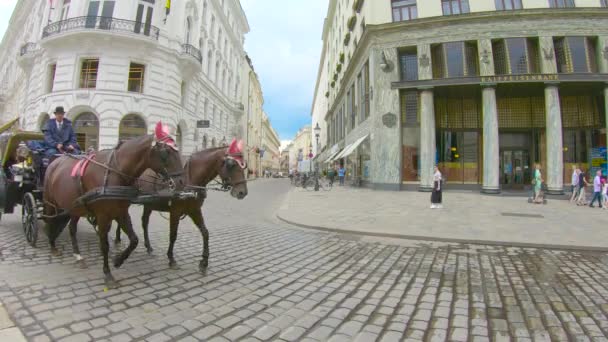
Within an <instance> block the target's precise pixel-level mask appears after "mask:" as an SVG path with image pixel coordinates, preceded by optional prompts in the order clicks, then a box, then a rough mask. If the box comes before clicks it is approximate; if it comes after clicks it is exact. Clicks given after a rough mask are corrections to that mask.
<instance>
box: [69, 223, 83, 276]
mask: <svg viewBox="0 0 608 342" xmlns="http://www.w3.org/2000/svg"><path fill="white" fill-rule="evenodd" d="M78 220H80V217H77V216H75V217H72V218H71V219H70V238H71V240H72V252H73V253H74V258H76V262H77V263H78V264H79V265H80V268H86V264H85V263H84V259H83V258H82V256H81V255H80V248H79V247H78V238H77V237H76V233H77V232H78Z"/></svg>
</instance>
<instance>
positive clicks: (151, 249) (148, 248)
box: [146, 247, 154, 255]
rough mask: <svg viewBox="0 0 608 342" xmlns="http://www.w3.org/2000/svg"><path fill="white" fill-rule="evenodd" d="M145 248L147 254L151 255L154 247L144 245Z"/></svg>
mask: <svg viewBox="0 0 608 342" xmlns="http://www.w3.org/2000/svg"><path fill="white" fill-rule="evenodd" d="M146 250H147V251H148V254H149V255H152V252H154V248H152V247H146Z"/></svg>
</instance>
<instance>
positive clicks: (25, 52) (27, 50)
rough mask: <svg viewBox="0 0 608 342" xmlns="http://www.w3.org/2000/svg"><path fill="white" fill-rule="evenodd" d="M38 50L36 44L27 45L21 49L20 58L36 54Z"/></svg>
mask: <svg viewBox="0 0 608 342" xmlns="http://www.w3.org/2000/svg"><path fill="white" fill-rule="evenodd" d="M36 50H38V45H37V44H36V43H25V44H23V46H22V47H21V51H20V52H19V56H25V55H29V54H31V53H34V52H36Z"/></svg>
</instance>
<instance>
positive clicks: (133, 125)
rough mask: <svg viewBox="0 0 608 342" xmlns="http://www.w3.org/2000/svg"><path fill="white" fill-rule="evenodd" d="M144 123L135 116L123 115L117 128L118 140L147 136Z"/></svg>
mask: <svg viewBox="0 0 608 342" xmlns="http://www.w3.org/2000/svg"><path fill="white" fill-rule="evenodd" d="M147 131H148V130H147V128H146V122H145V121H144V119H142V117H141V116H139V115H137V114H128V115H125V116H124V117H123V118H122V120H120V126H119V127H118V140H119V141H125V140H129V139H133V138H137V137H140V136H142V135H146V134H147Z"/></svg>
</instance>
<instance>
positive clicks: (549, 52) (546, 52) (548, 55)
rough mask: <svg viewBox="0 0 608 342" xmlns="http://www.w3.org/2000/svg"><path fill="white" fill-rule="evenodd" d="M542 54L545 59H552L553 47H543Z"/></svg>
mask: <svg viewBox="0 0 608 342" xmlns="http://www.w3.org/2000/svg"><path fill="white" fill-rule="evenodd" d="M543 55H544V56H545V59H546V60H551V59H553V57H554V54H553V49H551V48H543Z"/></svg>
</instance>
